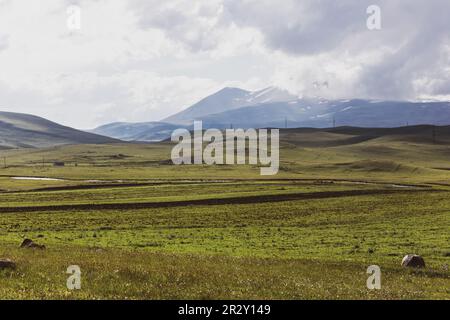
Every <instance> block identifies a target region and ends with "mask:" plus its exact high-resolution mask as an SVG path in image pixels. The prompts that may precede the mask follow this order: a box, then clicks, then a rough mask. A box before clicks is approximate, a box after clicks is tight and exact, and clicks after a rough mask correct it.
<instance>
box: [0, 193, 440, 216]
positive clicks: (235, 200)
mask: <svg viewBox="0 0 450 320" xmlns="http://www.w3.org/2000/svg"><path fill="white" fill-rule="evenodd" d="M423 191H426V192H440V191H439V190H380V189H375V190H346V191H325V192H311V193H291V194H278V195H260V196H247V197H230V198H221V199H198V200H184V201H167V202H142V203H93V204H68V205H53V206H29V207H0V213H15V212H48V211H72V210H78V211H80V210H86V211H88V210H130V209H131V210H132V209H146V208H169V207H184V206H202V205H226V204H250V203H265V202H281V201H291V200H313V199H326V198H339V197H352V196H365V195H390V194H406V193H417V192H423Z"/></svg>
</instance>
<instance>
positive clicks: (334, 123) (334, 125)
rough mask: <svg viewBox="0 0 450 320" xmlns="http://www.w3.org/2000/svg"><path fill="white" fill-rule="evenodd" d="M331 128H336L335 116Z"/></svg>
mask: <svg viewBox="0 0 450 320" xmlns="http://www.w3.org/2000/svg"><path fill="white" fill-rule="evenodd" d="M333 128H336V117H335V116H333Z"/></svg>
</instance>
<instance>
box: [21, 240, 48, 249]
mask: <svg viewBox="0 0 450 320" xmlns="http://www.w3.org/2000/svg"><path fill="white" fill-rule="evenodd" d="M20 247H21V248H32V249H45V246H44V245H41V244H37V243H35V242H34V241H33V240H31V239H25V240H23V242H22V244H21V245H20Z"/></svg>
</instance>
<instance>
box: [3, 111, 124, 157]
mask: <svg viewBox="0 0 450 320" xmlns="http://www.w3.org/2000/svg"><path fill="white" fill-rule="evenodd" d="M113 142H118V140H116V139H113V138H109V137H104V136H100V135H97V134H93V133H88V132H84V131H79V130H75V129H72V128H69V127H65V126H62V125H59V124H57V123H54V122H51V121H48V120H46V119H43V118H40V117H37V116H33V115H29V114H22V113H13V112H0V149H10V148H44V147H52V146H57V145H63V144H90V143H92V144H103V143H113Z"/></svg>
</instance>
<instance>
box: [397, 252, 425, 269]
mask: <svg viewBox="0 0 450 320" xmlns="http://www.w3.org/2000/svg"><path fill="white" fill-rule="evenodd" d="M402 267H408V268H425V260H423V258H422V257H421V256H419V255H417V254H408V255H406V256H405V257H404V258H403V260H402Z"/></svg>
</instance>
